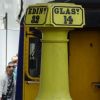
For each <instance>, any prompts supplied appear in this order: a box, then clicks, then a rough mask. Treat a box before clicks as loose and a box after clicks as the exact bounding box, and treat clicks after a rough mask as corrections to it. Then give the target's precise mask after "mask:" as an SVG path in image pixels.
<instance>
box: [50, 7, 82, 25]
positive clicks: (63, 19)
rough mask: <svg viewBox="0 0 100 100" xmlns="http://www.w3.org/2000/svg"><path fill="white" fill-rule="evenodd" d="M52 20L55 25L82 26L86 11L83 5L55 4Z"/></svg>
mask: <svg viewBox="0 0 100 100" xmlns="http://www.w3.org/2000/svg"><path fill="white" fill-rule="evenodd" d="M52 21H53V24H54V25H64V26H65V25H67V26H81V25H82V24H83V21H84V12H83V9H82V8H81V7H74V6H73V7H71V6H61V7H60V6H54V7H53V8H52Z"/></svg>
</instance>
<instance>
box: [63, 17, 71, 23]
mask: <svg viewBox="0 0 100 100" xmlns="http://www.w3.org/2000/svg"><path fill="white" fill-rule="evenodd" d="M64 24H73V18H72V16H68V17H67V16H64Z"/></svg>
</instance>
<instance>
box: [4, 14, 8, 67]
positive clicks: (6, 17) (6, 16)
mask: <svg viewBox="0 0 100 100" xmlns="http://www.w3.org/2000/svg"><path fill="white" fill-rule="evenodd" d="M7 24H8V14H7V12H6V13H5V30H6V66H7V40H8V39H7V37H8V36H7V32H8V27H7V26H8V25H7Z"/></svg>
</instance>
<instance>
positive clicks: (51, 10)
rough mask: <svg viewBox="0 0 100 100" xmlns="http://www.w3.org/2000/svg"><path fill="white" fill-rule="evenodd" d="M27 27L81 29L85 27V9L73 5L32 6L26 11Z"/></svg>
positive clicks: (48, 4)
mask: <svg viewBox="0 0 100 100" xmlns="http://www.w3.org/2000/svg"><path fill="white" fill-rule="evenodd" d="M25 25H30V26H32V27H33V26H34V27H67V28H68V27H69V28H75V27H77V28H80V27H83V26H84V25H85V14H84V9H83V8H82V6H80V5H75V4H73V3H47V4H36V5H31V6H29V7H28V9H27V11H26V17H25Z"/></svg>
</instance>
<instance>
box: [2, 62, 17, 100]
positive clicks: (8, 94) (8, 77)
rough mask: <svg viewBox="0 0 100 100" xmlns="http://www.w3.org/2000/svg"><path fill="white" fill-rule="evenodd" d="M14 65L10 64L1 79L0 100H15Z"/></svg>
mask: <svg viewBox="0 0 100 100" xmlns="http://www.w3.org/2000/svg"><path fill="white" fill-rule="evenodd" d="M13 71H14V64H13V62H9V63H8V65H7V67H6V71H5V74H4V75H3V76H1V77H0V100H15V85H16V83H15V80H14V75H13Z"/></svg>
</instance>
